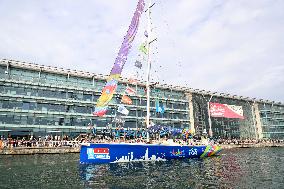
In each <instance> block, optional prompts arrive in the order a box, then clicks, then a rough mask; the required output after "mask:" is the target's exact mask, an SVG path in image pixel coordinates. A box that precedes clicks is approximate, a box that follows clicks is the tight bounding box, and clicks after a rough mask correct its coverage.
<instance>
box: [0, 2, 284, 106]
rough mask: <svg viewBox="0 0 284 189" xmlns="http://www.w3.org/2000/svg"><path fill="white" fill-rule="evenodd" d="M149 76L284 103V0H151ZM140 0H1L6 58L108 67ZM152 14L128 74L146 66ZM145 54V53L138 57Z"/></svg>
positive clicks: (0, 44) (0, 39)
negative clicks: (143, 46) (145, 42)
mask: <svg viewBox="0 0 284 189" xmlns="http://www.w3.org/2000/svg"><path fill="white" fill-rule="evenodd" d="M152 2H155V5H154V7H153V8H152V14H151V18H152V20H151V21H152V26H151V27H152V32H151V33H150V34H151V36H152V38H153V39H155V38H157V41H155V42H154V43H153V44H152V46H151V49H150V51H151V53H150V54H151V60H152V70H151V79H152V80H153V81H158V82H160V83H166V84H173V85H179V86H187V87H191V88H195V89H204V90H207V91H213V92H219V93H229V94H232V95H238V96H245V97H251V98H254V97H256V98H258V99H267V100H272V101H276V102H279V101H280V102H282V103H283V102H284V53H283V52H284V35H283V34H284V11H283V9H284V1H282V0H249V1H248V0H214V1H213V0H202V1H200V0H152ZM136 3H137V1H135V0H119V1H118V0H84V1H83V0H81V1H79V0H61V1H58V0H49V1H45V0H21V1H20V0H18V1H16V0H9V1H8V0H0V26H1V29H0V59H4V58H6V59H13V60H19V61H25V62H32V63H36V64H41V65H51V66H57V67H62V68H65V69H76V70H82V71H89V72H93V73H97V74H98V73H101V74H109V72H110V70H111V67H112V65H113V63H114V61H115V58H116V56H117V53H118V51H119V48H120V45H121V43H122V40H123V37H124V36H125V34H126V31H127V29H128V26H129V24H130V21H131V18H132V15H133V13H134V11H135V8H136ZM146 24H147V19H146V15H142V18H141V22H140V25H139V31H138V34H137V36H136V38H135V40H134V44H133V47H132V49H131V52H130V54H129V56H128V60H127V62H126V64H125V68H124V70H123V72H122V76H123V77H131V76H132V75H133V74H135V73H136V71H138V73H139V77H141V78H146V76H145V68H146V63H145V62H142V63H143V67H142V69H141V70H139V69H137V68H135V66H133V65H134V62H135V61H136V60H141V57H142V56H141V52H140V51H139V45H140V44H141V43H142V42H143V40H145V37H144V35H143V33H144V31H145V30H146ZM139 54H140V56H139Z"/></svg>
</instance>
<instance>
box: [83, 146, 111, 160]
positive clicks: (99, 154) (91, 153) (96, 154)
mask: <svg viewBox="0 0 284 189" xmlns="http://www.w3.org/2000/svg"><path fill="white" fill-rule="evenodd" d="M87 154H88V159H110V156H109V149H108V148H87Z"/></svg>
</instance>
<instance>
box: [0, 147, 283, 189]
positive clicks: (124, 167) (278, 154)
mask: <svg viewBox="0 0 284 189" xmlns="http://www.w3.org/2000/svg"><path fill="white" fill-rule="evenodd" d="M78 161H79V154H60V155H59V154H58V155H27V156H0V188H284V177H283V175H284V148H248V149H232V150H224V151H223V152H222V154H221V155H220V156H217V157H211V158H206V159H184V160H172V161H166V162H133V163H117V164H102V165H79V164H78Z"/></svg>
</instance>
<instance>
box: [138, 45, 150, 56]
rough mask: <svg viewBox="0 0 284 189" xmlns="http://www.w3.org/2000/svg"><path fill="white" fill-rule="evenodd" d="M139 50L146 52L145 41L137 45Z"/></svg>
mask: <svg viewBox="0 0 284 189" xmlns="http://www.w3.org/2000/svg"><path fill="white" fill-rule="evenodd" d="M139 50H140V51H141V52H143V53H144V54H148V49H147V48H146V43H142V44H141V45H140V47H139Z"/></svg>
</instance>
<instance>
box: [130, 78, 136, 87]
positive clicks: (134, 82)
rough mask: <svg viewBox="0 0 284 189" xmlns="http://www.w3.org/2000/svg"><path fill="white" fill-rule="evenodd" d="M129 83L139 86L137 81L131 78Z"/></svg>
mask: <svg viewBox="0 0 284 189" xmlns="http://www.w3.org/2000/svg"><path fill="white" fill-rule="evenodd" d="M128 81H129V83H130V84H134V85H135V84H137V79H134V78H129V80H128Z"/></svg>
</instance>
